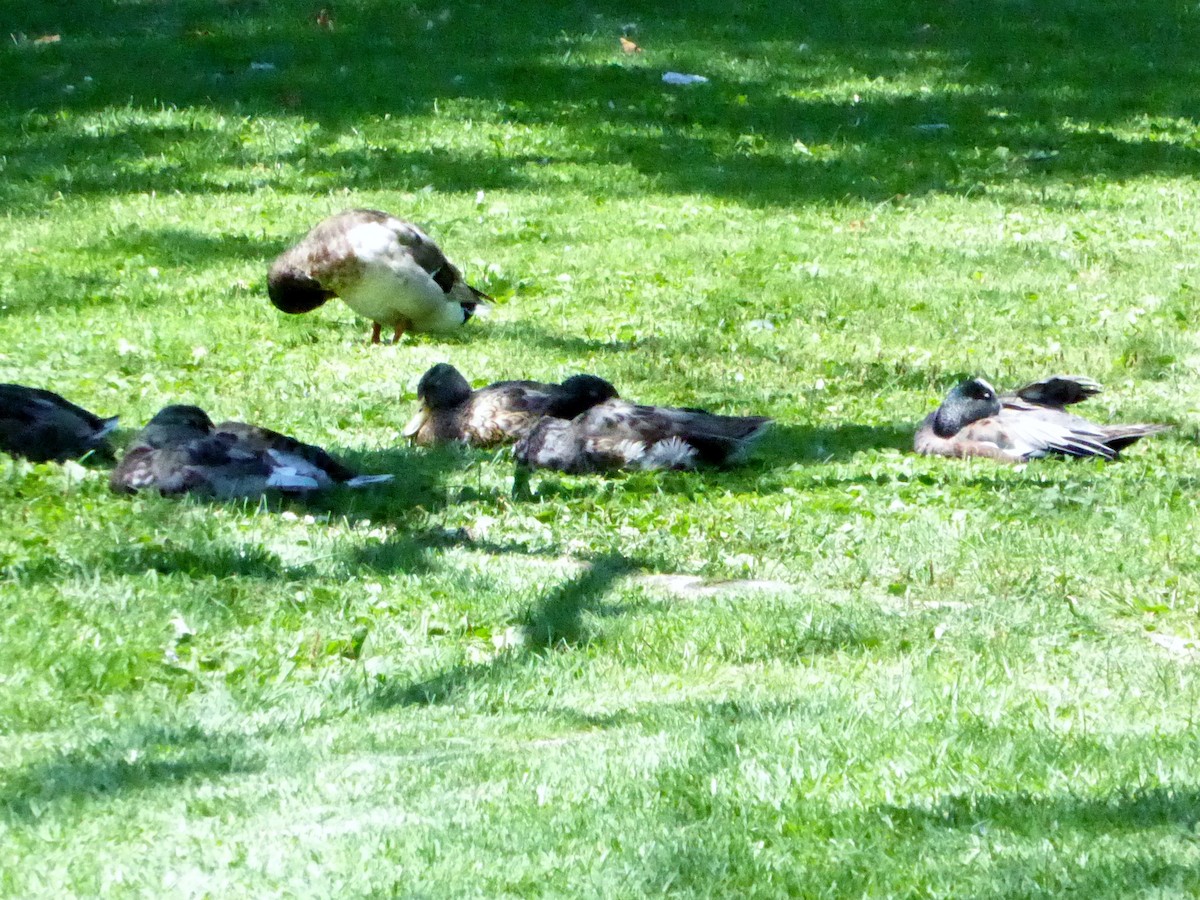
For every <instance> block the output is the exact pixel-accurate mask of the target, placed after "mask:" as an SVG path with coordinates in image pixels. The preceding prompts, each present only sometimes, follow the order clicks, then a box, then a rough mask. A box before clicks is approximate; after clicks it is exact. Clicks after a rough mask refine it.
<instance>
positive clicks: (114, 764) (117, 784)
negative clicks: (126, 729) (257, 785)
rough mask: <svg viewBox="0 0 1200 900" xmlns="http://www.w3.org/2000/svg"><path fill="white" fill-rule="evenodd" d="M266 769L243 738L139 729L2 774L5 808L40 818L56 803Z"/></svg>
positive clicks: (10, 813) (0, 801) (0, 799)
mask: <svg viewBox="0 0 1200 900" xmlns="http://www.w3.org/2000/svg"><path fill="white" fill-rule="evenodd" d="M261 768H262V765H261V763H260V762H258V761H257V760H256V759H255V758H254V757H253V755H252V754H251V753H250V752H249V751H248V750H247V749H246V746H245V742H244V740H243V739H242V738H241V737H239V736H235V735H229V734H213V733H210V732H207V731H204V730H203V729H201V728H198V727H191V728H145V729H140V730H139V729H135V730H134V731H132V732H131V733H129V734H128V735H127V736H119V737H111V738H106V739H104V740H102V741H99V742H97V743H95V744H93V745H91V746H89V747H85V748H82V749H79V750H72V751H69V752H66V753H62V754H59V755H58V756H55V757H52V758H50V759H48V760H45V761H42V762H35V763H30V764H27V765H25V766H22V767H21V768H19V769H16V770H10V771H9V772H8V773H6V774H3V775H0V810H2V811H3V812H4V813H5V814H6V815H7V817H10V818H13V819H29V818H36V817H39V816H40V815H41V812H42V809H43V808H44V807H45V806H46V805H48V804H51V803H54V802H56V801H64V800H66V801H76V802H80V801H98V800H103V799H107V798H111V797H115V796H117V795H119V794H122V793H129V792H133V791H142V790H156V789H161V788H169V787H170V786H172V785H173V784H177V783H179V782H182V781H204V780H213V779H217V778H221V777H222V776H225V775H231V774H237V773H247V772H257V771H259V770H261Z"/></svg>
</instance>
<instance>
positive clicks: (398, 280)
mask: <svg viewBox="0 0 1200 900" xmlns="http://www.w3.org/2000/svg"><path fill="white" fill-rule="evenodd" d="M267 292H268V294H269V295H270V297H271V302H272V303H273V304H275V306H276V307H277V308H279V309H281V310H283V311H284V312H285V313H306V312H309V311H310V310H314V309H316V308H317V307H318V306H320V305H321V304H322V303H324V302H325V301H326V300H328V299H329V298H330V297H341V298H342V299H343V300H345V301H346V305H347V306H349V307H350V308H351V309H352V310H354V311H355V312H357V313H358V314H359V315H363V316H366V317H367V318H368V319H371V320H373V321H374V323H375V324H374V326H373V328H372V330H371V343H372V344H378V343H379V336H380V332H381V331H382V328H383V326H384V325H387V326H388V327H389V328H392V329H394V334H393V339H394V340H399V339H400V335H402V334H404V332H405V331H453V330H455V329H456V328H459V327H460V326H461V325H462V324H463V323H464V322H466V321H467V319H469V318H471V316H473V315H474V314H475V308H476V307H477V306H478V305H479V303H480V301H481V300H491V299H492V298H491V297H489V296H488V295H487V294H485V293H483V292H482V291H477V290H476V289H475V288H473V287H471V286H470V285H469V284H467V283H466V282H465V281H463V279H462V274H461V273H460V272H459V271H458V269H456V268H455V267H454V266H453V265H452V264H451V263H450V261H449V260H448V259H446V257H445V256H444V255H443V254H442V251H441V250H439V249H438V246H437V244H435V243H434V242H433V241H432V240H431V239H430V237H429V235H427V234H426V233H425V232H424V231H422V230H421V229H420V228H418V227H417V226H416V225H413V224H412V223H410V222H404V221H401V220H400V219H397V218H395V217H394V216H389V215H388V214H387V213H385V212H379V211H378V210H375V209H351V210H347V211H346V212H341V213H338V214H337V215H335V216H330V217H329V218H328V219H325V220H324V221H323V222H320V223H319V224H318V225H317V226H316V227H315V228H313V229H312V230H311V231H310V232H309V233H308V234H306V235H305V236H304V237H303V238H302V239H301V240H300V243H298V244H296V245H295V246H294V247H292V248H291V249H289V250H285V251H284V252H283V253H282V254H280V255H279V257H278V258H277V259H276V260H275V262H274V263H272V265H271V270H270V272H269V273H268V274H267Z"/></svg>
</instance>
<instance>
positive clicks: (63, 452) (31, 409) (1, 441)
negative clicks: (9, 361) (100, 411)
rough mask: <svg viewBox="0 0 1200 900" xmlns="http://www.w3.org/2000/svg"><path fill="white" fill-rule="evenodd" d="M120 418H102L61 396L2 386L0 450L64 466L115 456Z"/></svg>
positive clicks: (36, 460) (7, 385) (43, 391)
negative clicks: (84, 458) (113, 437)
mask: <svg viewBox="0 0 1200 900" xmlns="http://www.w3.org/2000/svg"><path fill="white" fill-rule="evenodd" d="M118 423H119V417H118V416H110V417H108V418H102V417H101V416H98V415H96V414H95V413H92V412H88V411H87V410H86V409H84V408H83V407H82V406H76V405H75V404H74V403H72V402H71V401H69V400H67V399H66V398H65V397H63V396H62V395H60V394H56V393H54V391H48V390H44V389H42V388H34V387H26V386H25V385H23V384H0V450H3V451H4V452H5V453H8V454H10V455H12V456H21V457H24V458H25V459H28V460H30V461H32V462H50V461H55V462H62V461H63V460H67V459H79V458H80V457H82V456H86V455H87V454H89V453H96V454H99V455H107V454H108V453H110V452H111V448H110V447H109V445H108V436H109V435H110V434H112V432H113V431H115V430H116V428H117V425H118Z"/></svg>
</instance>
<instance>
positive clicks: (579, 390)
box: [404, 363, 617, 447]
mask: <svg viewBox="0 0 1200 900" xmlns="http://www.w3.org/2000/svg"><path fill="white" fill-rule="evenodd" d="M616 396H617V391H616V388H614V387H613V386H612V385H611V384H609V383H608V382H607V381H605V380H604V379H603V378H597V377H596V376H595V375H572V376H571V377H570V378H568V379H567V380H566V381H564V382H563V383H562V384H543V383H542V382H540V381H497V382H496V383H495V384H490V385H488V386H487V387H483V388H480V389H479V390H477V391H472V390H471V385H470V384H468V383H467V379H466V378H464V377H463V376H462V373H460V372H459V371H458V369H456V368H454V366H452V365H450V364H449V363H438V364H437V365H435V366H433V367H432V368H430V369H429V371H428V372H426V373H425V374H424V375H422V376H421V380H420V382H419V383H418V384H417V399H418V400H419V401H420V403H421V408H420V409H419V410H418V411H417V414H416V415H415V416H413V418H412V420H411V421H410V422H409V423H408V425H407V426H406V427H405V429H404V435H405V437H410V438H412V439H413V441H414V442H415V443H417V444H420V445H422V446H430V445H433V444H440V443H448V442H452V441H459V442H461V443H464V444H470V445H472V446H474V447H491V446H494V445H496V444H505V443H511V442H513V441H517V440H520V439H521V438H523V437H525V435H527V434H529V432H530V431H532V430H533V428H534V426H535V425H537V423H538V422H539V421H541V419H542V418H543V417H544V416H551V417H554V418H558V419H573V418H575V416H577V415H579V414H580V413H582V412H585V411H586V410H588V409H590V408H591V407H593V406H595V405H596V404H597V403H602V402H603V401H605V400H609V399H611V398H614V397H616Z"/></svg>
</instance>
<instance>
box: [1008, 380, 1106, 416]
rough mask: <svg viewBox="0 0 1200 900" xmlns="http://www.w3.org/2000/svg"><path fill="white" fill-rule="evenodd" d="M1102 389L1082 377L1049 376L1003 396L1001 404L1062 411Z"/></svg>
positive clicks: (1097, 384) (1096, 383) (1095, 383)
mask: <svg viewBox="0 0 1200 900" xmlns="http://www.w3.org/2000/svg"><path fill="white" fill-rule="evenodd" d="M1102 390H1103V388H1102V387H1101V386H1100V385H1099V383H1098V382H1095V381H1093V380H1092V379H1090V378H1088V377H1086V376H1084V375H1051V376H1050V377H1049V378H1043V379H1042V380H1041V381H1033V382H1030V383H1029V384H1027V385H1025V386H1024V387H1021V388H1017V389H1016V390H1015V391H1013V392H1011V393H1008V394H1004V395H1002V396H1001V397H1000V402H1001V403H1005V404H1008V403H1014V402H1016V401H1025V402H1027V403H1034V404H1037V405H1038V406H1050V407H1055V408H1057V409H1062V408H1063V407H1064V406H1070V405H1071V404H1073V403H1081V402H1082V401H1084V400H1086V399H1088V398H1089V397H1094V396H1096V395H1097V394H1099V393H1100V392H1101V391H1102Z"/></svg>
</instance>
